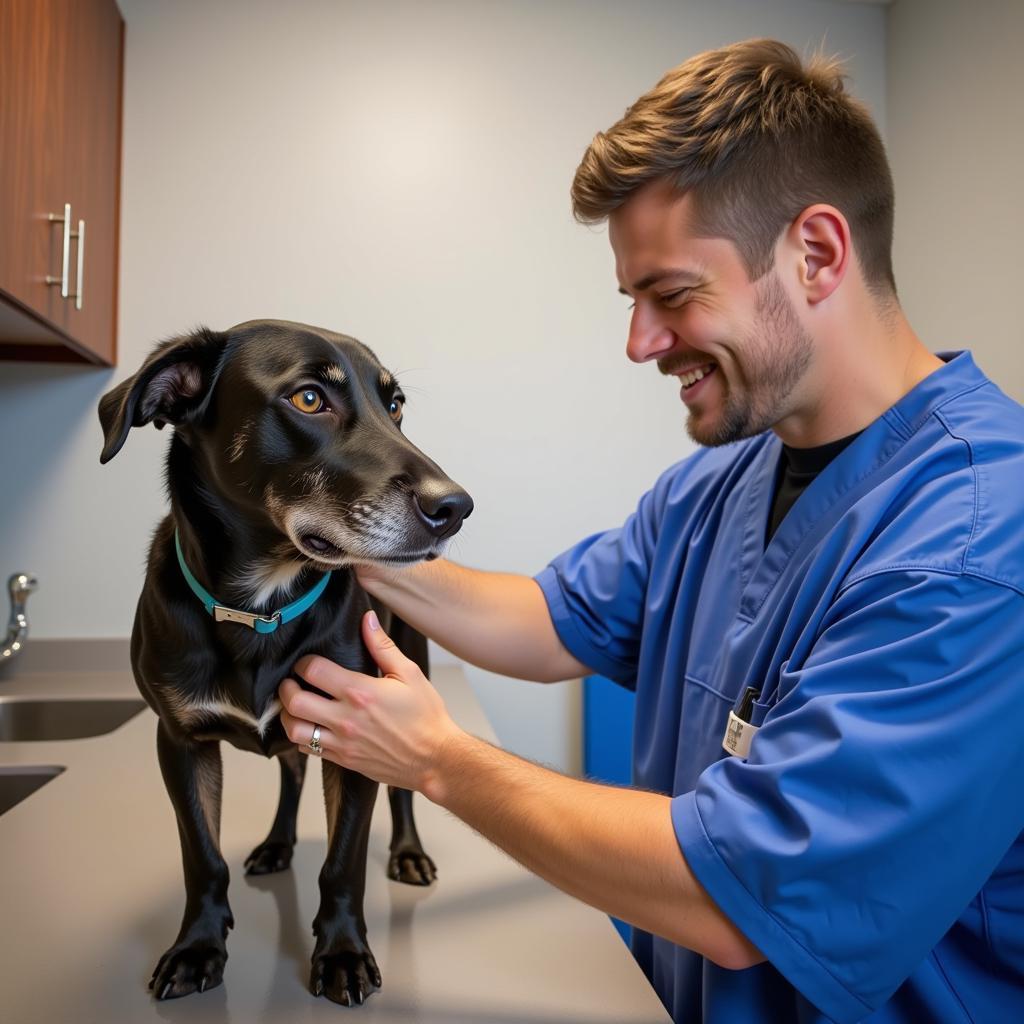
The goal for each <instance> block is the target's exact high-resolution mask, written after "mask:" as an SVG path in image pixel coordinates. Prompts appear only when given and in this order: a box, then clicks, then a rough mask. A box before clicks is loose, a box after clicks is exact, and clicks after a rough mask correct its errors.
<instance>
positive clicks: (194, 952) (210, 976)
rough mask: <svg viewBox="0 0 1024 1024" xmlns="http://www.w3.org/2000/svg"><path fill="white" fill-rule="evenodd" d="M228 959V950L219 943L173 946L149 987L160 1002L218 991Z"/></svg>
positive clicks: (164, 956) (160, 964) (159, 964)
mask: <svg viewBox="0 0 1024 1024" xmlns="http://www.w3.org/2000/svg"><path fill="white" fill-rule="evenodd" d="M227 958H228V954H227V950H226V949H225V948H224V947H223V946H222V945H217V944H215V943H195V944H193V945H190V946H185V947H182V948H179V947H178V946H172V947H171V948H170V949H169V950H167V952H166V953H164V955H163V956H162V957H160V962H159V963H158V964H157V965H156V969H155V970H154V971H153V977H152V978H151V979H150V982H149V987H150V988H151V989H152V990H153V995H154V996H156V998H157V999H177V998H178V997H179V996H187V995H188V994H189V993H190V992H205V991H206V990H207V989H209V988H216V987H217V986H218V985H219V984H220V983H221V982H222V981H223V980H224V962H225V961H226V960H227Z"/></svg>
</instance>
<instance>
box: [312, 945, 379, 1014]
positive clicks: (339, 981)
mask: <svg viewBox="0 0 1024 1024" xmlns="http://www.w3.org/2000/svg"><path fill="white" fill-rule="evenodd" d="M379 988H380V970H379V969H378V967H377V961H376V960H374V958H373V954H372V953H371V952H370V951H369V950H368V949H364V950H362V951H359V952H357V951H355V950H343V951H342V952H340V953H324V954H320V955H315V954H314V956H313V970H312V972H311V973H310V976H309V991H310V992H312V993H313V995H315V996H327V998H328V999H330V1000H331V1002H332V1003H340V1004H341V1005H342V1006H361V1005H362V1004H363V1003H364V1002H366V997H367V996H368V995H370V993H371V992H374V991H376V990H377V989H379Z"/></svg>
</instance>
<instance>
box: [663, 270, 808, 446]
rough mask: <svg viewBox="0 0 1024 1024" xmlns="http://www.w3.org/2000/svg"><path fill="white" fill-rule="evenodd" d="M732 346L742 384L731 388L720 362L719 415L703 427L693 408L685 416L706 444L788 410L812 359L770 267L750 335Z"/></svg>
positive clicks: (735, 437)
mask: <svg viewBox="0 0 1024 1024" xmlns="http://www.w3.org/2000/svg"><path fill="white" fill-rule="evenodd" d="M733 351H734V352H736V353H738V354H740V355H739V357H738V358H737V365H738V366H741V367H742V370H743V377H744V379H745V382H746V387H745V388H744V389H742V390H735V389H734V388H732V387H730V386H729V385H728V383H727V382H726V380H725V371H724V370H723V369H722V367H721V366H719V367H718V370H717V373H719V374H720V375H721V380H720V382H719V384H720V386H721V388H722V392H723V395H724V398H723V405H722V410H721V413H720V415H719V416H718V417H717V419H715V420H713V421H712V422H710V423H708V424H707V426H706V427H705V426H704V425H703V424H701V423H700V422H698V420H697V417H695V416H694V414H693V413H690V415H689V416H688V417H687V420H686V432H687V433H688V434H689V435H690V437H691V438H692V439H693V440H694V441H696V442H697V444H700V445H704V446H705V447H708V448H715V447H718V446H720V445H725V444H732V443H733V442H734V441H740V440H742V439H743V438H745V437H753V436H754V435H755V434H760V433H763V432H764V431H765V430H769V429H770V428H771V427H773V426H774V425H775V424H776V423H778V422H779V420H781V419H782V418H783V417H784V416H785V415H786V414H787V412H788V410H787V409H786V408H785V403H786V399H787V398H789V396H790V394H791V393H792V392H793V389H794V388H795V387H796V385H797V384H798V383H799V381H800V379H801V377H803V375H804V373H805V371H806V370H807V367H808V365H809V364H810V362H811V357H812V355H813V353H814V343H813V341H812V339H811V337H810V335H809V334H808V333H807V332H806V331H805V330H804V328H803V326H802V324H801V323H800V321H799V320H798V319H797V316H796V314H795V313H794V312H793V307H792V304H791V303H790V301H789V297H788V296H787V295H786V293H785V291H784V290H783V287H782V285H781V284H779V281H778V278H777V277H776V275H775V272H774V271H772V272H770V274H769V276H768V277H767V278H766V279H765V283H764V286H763V287H762V288H761V289H759V294H758V303H757V326H756V327H755V329H754V334H752V335H750V336H748V337H746V338H745V339H743V341H742V342H741V343H740V344H738V345H735V346H733ZM741 360H742V361H741ZM658 368H659V369H661V371H662V373H669V374H671V373H672V372H673V371H672V368H671V364H666V366H665V367H664V368H662V366H661V364H660V363H659V367H658Z"/></svg>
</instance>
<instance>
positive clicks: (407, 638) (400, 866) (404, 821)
mask: <svg viewBox="0 0 1024 1024" xmlns="http://www.w3.org/2000/svg"><path fill="white" fill-rule="evenodd" d="M389 636H390V637H391V639H392V640H394V641H395V644H396V646H397V647H398V649H399V650H400V651H401V652H402V653H403V654H405V656H406V657H407V658H410V659H411V660H412V661H414V662H416V664H417V665H419V667H420V671H421V672H422V673H423V674H424V675H425V676H426V677H427V678H428V679H429V678H430V659H429V656H428V654H427V638H426V637H425V636H424V635H423V634H422V633H418V632H417V631H416V630H415V629H413V628H412V627H411V626H410V625H408V624H407V623H405V622H403V621H402V620H401V619H400V618H399V617H398V616H397V615H394V616H393V617H392V620H391V629H390V632H389ZM388 803H389V804H390V805H391V848H390V849H391V853H390V856H389V857H388V878H390V879H392V880H394V881H396V882H405V883H406V884H407V885H430V883H431V882H433V881H434V879H435V878H437V865H436V864H435V863H434V861H433V860H432V859H431V857H430V856H429V855H428V854H427V852H426V850H424V849H423V843H422V842H421V841H420V836H419V833H418V832H417V831H416V821H415V819H414V818H413V813H412V793H410V792H409V790H407V789H396V788H395V787H394V786H389V787H388Z"/></svg>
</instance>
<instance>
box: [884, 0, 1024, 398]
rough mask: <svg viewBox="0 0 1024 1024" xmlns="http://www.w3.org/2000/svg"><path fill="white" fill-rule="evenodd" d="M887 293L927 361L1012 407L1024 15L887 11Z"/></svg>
mask: <svg viewBox="0 0 1024 1024" xmlns="http://www.w3.org/2000/svg"><path fill="white" fill-rule="evenodd" d="M888 35H889V41H888V51H889V52H888V65H887V66H888V93H887V98H888V103H887V109H888V121H889V124H888V136H887V141H888V147H889V155H890V158H891V160H892V167H893V174H894V176H895V179H896V244H895V270H896V284H897V287H898V289H899V293H900V298H901V300H902V303H903V306H904V309H905V310H906V312H907V315H908V317H909V319H910V322H911V323H912V324H913V325H914V326H915V328H916V329H917V332H918V334H919V335H920V336H921V337H922V338H923V339H924V341H925V342H926V344H927V345H928V346H929V347H930V348H932V349H943V348H947V349H952V348H970V349H973V350H974V353H975V358H976V360H977V362H978V363H979V365H980V366H981V367H982V369H984V370H985V371H986V372H987V373H988V375H989V376H990V377H992V378H993V379H994V380H995V381H996V382H997V383H998V384H999V385H1000V386H1001V387H1002V388H1003V390H1004V391H1006V392H1007V393H1008V394H1010V395H1012V396H1013V397H1014V398H1016V399H1017V400H1018V401H1024V327H1022V326H1021V325H1022V324H1024V316H1022V314H1021V311H1020V309H1019V308H1018V305H1017V303H1018V302H1019V301H1020V299H1021V295H1022V291H1024V289H1022V278H1024V259H1022V257H1021V243H1022V240H1024V87H1022V85H1021V77H1020V61H1021V47H1022V46H1024V3H1022V2H1021V0H970V2H967V0H897V2H896V3H895V4H894V5H893V6H892V7H891V8H890V10H889V23H888Z"/></svg>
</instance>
